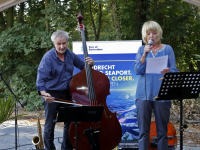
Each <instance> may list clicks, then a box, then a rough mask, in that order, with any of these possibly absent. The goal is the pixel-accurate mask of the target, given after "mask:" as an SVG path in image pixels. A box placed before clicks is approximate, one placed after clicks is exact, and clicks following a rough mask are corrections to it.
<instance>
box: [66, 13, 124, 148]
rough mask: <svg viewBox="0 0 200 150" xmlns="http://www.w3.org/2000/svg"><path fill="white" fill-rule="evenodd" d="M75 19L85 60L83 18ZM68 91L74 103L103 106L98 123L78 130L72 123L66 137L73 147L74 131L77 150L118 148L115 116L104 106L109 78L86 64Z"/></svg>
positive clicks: (119, 127)
mask: <svg viewBox="0 0 200 150" xmlns="http://www.w3.org/2000/svg"><path fill="white" fill-rule="evenodd" d="M77 19H78V22H79V26H80V32H81V37H82V45H83V51H84V58H86V57H88V52H87V46H86V40H85V33H84V29H83V16H82V15H81V14H80V13H79V14H78V16H77ZM69 88H70V92H71V96H72V99H74V100H76V102H78V103H82V104H87V105H91V106H103V107H104V110H103V113H102V117H101V121H100V122H98V123H96V122H79V124H78V127H77V128H76V127H75V125H74V124H73V123H71V125H70V128H69V138H70V142H71V144H72V146H73V147H74V148H75V146H76V140H75V136H76V135H75V134H76V132H77V135H78V144H77V145H78V149H79V150H112V149H114V148H115V147H116V146H118V144H119V142H120V141H121V137H122V129H121V125H120V123H119V121H118V119H117V117H116V113H113V112H111V111H109V109H108V107H107V105H106V97H107V96H108V95H109V94H110V92H109V89H110V81H109V79H108V77H107V76H106V75H105V74H103V73H101V72H99V71H97V70H94V69H92V67H91V66H90V65H88V64H87V63H85V68H84V69H83V70H82V71H81V72H79V73H78V74H76V75H75V76H74V77H73V78H72V80H71V81H70V86H69ZM75 130H76V131H75Z"/></svg>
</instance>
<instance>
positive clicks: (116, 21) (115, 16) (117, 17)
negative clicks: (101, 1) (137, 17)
mask: <svg viewBox="0 0 200 150" xmlns="http://www.w3.org/2000/svg"><path fill="white" fill-rule="evenodd" d="M110 7H111V12H112V16H113V23H114V26H115V29H116V30H115V35H116V36H115V39H116V40H121V25H120V15H119V6H118V5H117V0H110Z"/></svg>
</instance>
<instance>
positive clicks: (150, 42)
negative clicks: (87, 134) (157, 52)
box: [146, 40, 153, 57]
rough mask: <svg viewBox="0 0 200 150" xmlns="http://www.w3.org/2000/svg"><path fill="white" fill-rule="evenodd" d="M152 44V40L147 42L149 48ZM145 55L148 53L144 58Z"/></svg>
mask: <svg viewBox="0 0 200 150" xmlns="http://www.w3.org/2000/svg"><path fill="white" fill-rule="evenodd" d="M152 44H153V41H152V40H149V41H148V45H150V46H151V45H152ZM147 55H148V52H146V57H147Z"/></svg>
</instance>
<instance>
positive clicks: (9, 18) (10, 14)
mask: <svg viewBox="0 0 200 150" xmlns="http://www.w3.org/2000/svg"><path fill="white" fill-rule="evenodd" d="M13 9H14V7H10V8H8V15H7V26H6V28H7V29H8V28H12V27H13V21H14V20H13Z"/></svg>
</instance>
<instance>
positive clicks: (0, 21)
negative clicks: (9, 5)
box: [0, 12, 6, 30]
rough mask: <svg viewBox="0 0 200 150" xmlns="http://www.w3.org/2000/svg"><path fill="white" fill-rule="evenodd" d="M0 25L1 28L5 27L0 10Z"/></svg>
mask: <svg viewBox="0 0 200 150" xmlns="http://www.w3.org/2000/svg"><path fill="white" fill-rule="evenodd" d="M0 27H1V29H2V30H5V29H6V25H5V20H4V18H3V14H2V12H0Z"/></svg>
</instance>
